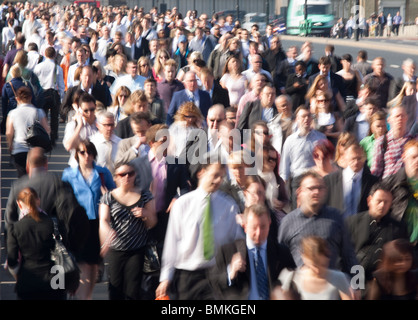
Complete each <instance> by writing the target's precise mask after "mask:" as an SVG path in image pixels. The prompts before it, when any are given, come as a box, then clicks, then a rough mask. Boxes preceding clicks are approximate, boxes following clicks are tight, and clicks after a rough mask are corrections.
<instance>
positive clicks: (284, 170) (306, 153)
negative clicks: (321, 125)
mask: <svg viewBox="0 0 418 320" xmlns="http://www.w3.org/2000/svg"><path fill="white" fill-rule="evenodd" d="M321 139H326V136H325V134H323V133H322V132H319V131H317V130H311V131H310V132H309V133H308V134H307V135H306V136H300V135H299V131H297V132H295V133H292V134H291V135H290V136H289V137H287V139H286V141H285V142H284V145H283V151H282V157H281V159H280V176H281V177H282V179H283V180H285V181H286V180H289V179H290V178H293V177H297V176H299V175H301V174H302V173H303V172H305V171H306V170H307V169H309V168H311V167H313V166H315V161H314V159H313V156H312V151H313V148H314V147H315V143H316V142H317V141H318V140H321Z"/></svg>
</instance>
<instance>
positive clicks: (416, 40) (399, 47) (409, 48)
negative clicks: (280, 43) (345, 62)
mask: <svg viewBox="0 0 418 320" xmlns="http://www.w3.org/2000/svg"><path fill="white" fill-rule="evenodd" d="M280 38H281V39H283V40H293V41H300V42H305V41H311V42H312V43H322V44H333V45H335V46H338V45H349V46H351V47H357V48H361V49H377V50H384V51H389V52H395V53H404V54H411V55H417V54H418V36H417V37H395V36H394V37H376V38H374V37H368V38H360V39H359V40H358V41H356V40H355V39H354V38H353V39H347V38H345V39H338V38H326V37H315V36H308V37H301V36H290V35H280Z"/></svg>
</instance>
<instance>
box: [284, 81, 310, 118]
mask: <svg viewBox="0 0 418 320" xmlns="http://www.w3.org/2000/svg"><path fill="white" fill-rule="evenodd" d="M296 82H298V83H299V84H300V85H301V86H299V87H297V88H296V87H294V84H295V83H296ZM285 90H286V94H288V95H289V96H290V98H291V99H292V110H293V112H295V111H296V109H297V108H298V107H299V106H300V105H304V104H305V95H306V92H307V91H308V79H307V78H306V76H305V77H297V76H296V73H292V74H290V75H289V76H288V77H287V81H286V88H285Z"/></svg>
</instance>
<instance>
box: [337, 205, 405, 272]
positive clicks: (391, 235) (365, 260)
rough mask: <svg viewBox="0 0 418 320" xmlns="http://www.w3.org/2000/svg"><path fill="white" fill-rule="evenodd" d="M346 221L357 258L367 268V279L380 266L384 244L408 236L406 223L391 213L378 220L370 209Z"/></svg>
mask: <svg viewBox="0 0 418 320" xmlns="http://www.w3.org/2000/svg"><path fill="white" fill-rule="evenodd" d="M345 223H346V225H347V230H348V231H349V232H350V235H351V242H352V243H353V247H354V251H355V252H356V256H357V260H358V261H359V263H360V265H361V266H362V267H364V269H365V272H366V280H371V278H372V273H373V272H374V271H375V270H376V269H377V267H378V264H379V262H380V259H381V253H382V247H383V245H384V244H385V243H387V242H389V241H392V240H395V239H398V238H405V239H406V238H408V232H407V227H406V225H405V224H404V223H403V222H400V221H396V220H395V219H393V218H392V217H391V216H390V213H388V214H387V215H386V216H384V217H383V218H382V219H381V220H380V221H379V222H377V221H376V220H374V219H373V218H372V217H371V216H370V214H369V212H368V211H365V212H360V213H358V214H355V215H352V216H350V217H348V218H347V219H346V221H345Z"/></svg>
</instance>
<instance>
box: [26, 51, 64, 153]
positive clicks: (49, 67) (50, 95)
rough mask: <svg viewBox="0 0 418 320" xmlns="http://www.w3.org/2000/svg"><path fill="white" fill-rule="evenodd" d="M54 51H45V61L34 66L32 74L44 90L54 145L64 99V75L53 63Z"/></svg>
mask: <svg viewBox="0 0 418 320" xmlns="http://www.w3.org/2000/svg"><path fill="white" fill-rule="evenodd" d="M55 56H56V51H55V49H54V48H53V47H48V48H46V50H45V60H44V61H43V62H41V63H39V64H38V65H36V66H35V68H34V70H33V72H34V73H35V74H36V75H37V76H38V78H39V82H40V84H41V87H42V89H43V90H44V105H43V109H44V111H45V114H46V115H48V110H50V112H51V123H50V127H51V141H52V144H53V145H55V141H56V140H57V139H58V118H59V111H60V105H61V100H62V98H63V97H64V90H65V85H64V73H63V70H62V68H61V67H60V66H59V65H58V64H57V63H55V60H54V59H55Z"/></svg>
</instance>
